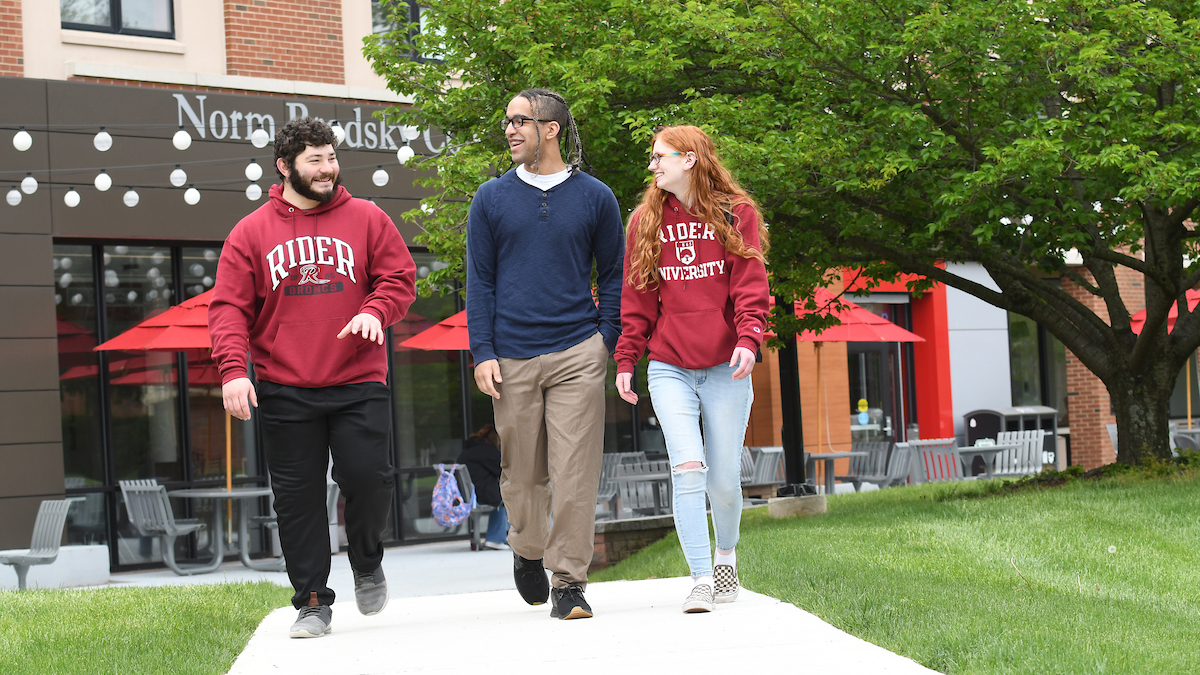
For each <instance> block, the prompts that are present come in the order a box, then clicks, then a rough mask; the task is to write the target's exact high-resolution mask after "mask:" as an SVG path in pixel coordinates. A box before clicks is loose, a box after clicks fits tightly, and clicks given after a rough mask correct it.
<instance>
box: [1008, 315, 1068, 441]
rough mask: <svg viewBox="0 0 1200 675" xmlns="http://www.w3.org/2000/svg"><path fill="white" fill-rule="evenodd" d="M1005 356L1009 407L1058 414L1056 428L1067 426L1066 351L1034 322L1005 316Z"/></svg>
mask: <svg viewBox="0 0 1200 675" xmlns="http://www.w3.org/2000/svg"><path fill="white" fill-rule="evenodd" d="M1008 354H1009V367H1010V370H1011V377H1012V404H1013V405H1015V406H1023V405H1045V406H1049V407H1051V408H1054V409H1056V410H1058V426H1060V427H1064V426H1067V425H1068V424H1069V423H1070V421H1069V420H1068V419H1067V350H1066V348H1065V347H1064V346H1063V344H1062V343H1061V342H1059V341H1058V338H1056V337H1054V336H1053V335H1051V334H1050V333H1049V332H1048V331H1047V330H1046V329H1045V328H1043V327H1042V326H1040V325H1039V324H1038V323H1037V322H1036V321H1034V320H1033V319H1030V318H1028V317H1025V316H1021V315H1020V314H1014V313H1012V312H1009V314H1008Z"/></svg>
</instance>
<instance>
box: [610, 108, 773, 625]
mask: <svg viewBox="0 0 1200 675" xmlns="http://www.w3.org/2000/svg"><path fill="white" fill-rule="evenodd" d="M652 152H653V154H651V155H650V165H649V167H648V168H649V169H650V170H651V171H653V172H654V178H653V180H652V181H651V183H650V185H649V186H648V187H647V188H646V192H645V194H644V195H643V197H642V203H641V205H640V206H638V208H637V209H636V210H635V211H634V212H633V215H632V216H630V218H629V227H628V232H627V238H626V239H627V241H626V253H625V275H624V289H623V291H622V294H621V326H622V333H621V339H620V340H619V341H618V342H617V350H616V360H617V390H618V392H619V393H620V394H621V397H622V398H624V399H625V400H626V401H628V402H630V403H634V404H636V403H637V400H638V397H637V394H636V393H634V392H633V391H632V389H631V387H630V382H631V380H632V378H633V369H634V365H635V364H636V363H637V362H638V360H639V359H641V357H642V353H643V352H644V351H645V350H646V349H647V347H649V350H650V365H649V367H648V368H647V370H646V374H647V383H648V387H649V390H650V398H651V400H652V401H653V403H654V414H655V416H656V417H657V418H658V420H659V425H660V426H661V427H662V430H663V435H664V436H665V437H666V443H667V454H668V455H669V456H670V459H671V467H672V474H673V478H674V484H675V492H674V506H675V529H676V531H677V532H678V533H679V542H680V544H681V545H682V547H683V554H684V557H685V558H686V559H687V563H688V567H689V568H690V569H691V574H692V581H693V588H692V592H691V594H690V595H689V596H688V597H687V600H686V601H684V604H683V611H684V612H708V611H712V609H713V605H714V602H732V601H734V600H736V599H737V595H738V588H739V585H738V576H737V555H736V553H735V547H736V546H737V542H738V532H739V527H740V524H741V517H742V491H741V482H740V469H741V453H742V443H743V441H744V440H745V435H746V422H747V420H748V419H749V416H750V404H751V403H752V402H753V400H754V390H753V387H752V386H751V383H750V371H751V370H752V369H753V368H754V360H755V351H756V350H757V349H758V347H759V346H760V345H761V344H762V337H763V331H765V330H766V327H767V324H766V320H767V312H768V301H767V298H768V293H769V291H768V289H767V271H766V265H765V262H766V261H765V258H764V254H765V253H766V248H767V231H766V228H765V227H764V226H763V225H762V219H761V218H760V217H759V213H758V208H757V207H756V206H755V204H754V200H753V199H751V198H750V196H749V195H747V194H746V192H745V191H744V190H742V188H741V187H739V186H738V184H737V181H735V180H734V179H733V177H732V176H731V175H730V174H729V171H727V170H726V169H725V167H723V166H721V163H720V161H719V160H718V159H717V154H716V149H715V148H714V147H713V143H712V140H711V139H710V138H709V137H708V135H707V134H705V133H704V132H703V131H702V130H700V129H699V128H697V127H693V126H678V127H668V128H665V129H663V130H661V131H659V132H658V134H657V135H655V137H654V146H653V150H652ZM702 427H703V433H702ZM706 494H707V496H708V500H709V502H711V504H712V516H713V517H712V519H713V528H714V529H715V530H716V539H717V542H716V543H717V549H716V556H715V558H714V557H713V556H712V555H711V554H710V552H709V539H708V517H707V513H706V509H705V495H706Z"/></svg>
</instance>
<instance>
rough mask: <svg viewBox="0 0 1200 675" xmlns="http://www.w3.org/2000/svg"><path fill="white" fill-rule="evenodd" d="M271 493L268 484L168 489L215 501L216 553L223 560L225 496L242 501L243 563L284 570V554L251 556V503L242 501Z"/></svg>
mask: <svg viewBox="0 0 1200 675" xmlns="http://www.w3.org/2000/svg"><path fill="white" fill-rule="evenodd" d="M270 494H271V488H269V487H235V488H233V489H232V490H226V489H225V488H187V489H183V490H170V491H168V492H167V496H169V497H178V498H180V499H212V500H215V501H216V509H215V511H214V513H215V515H216V521H217V522H216V525H215V526H214V527H213V535H212V538H213V553H214V555H215V558H216V559H217V560H224V556H225V534H224V523H225V500H226V499H232V500H235V501H237V502H239V507H240V508H238V548H239V549H240V551H239V552H240V554H241V559H242V564H243V565H245V566H246V567H249V568H250V569H253V570H261V571H264V572H282V571H284V569H286V567H285V563H284V560H283V556H279V557H278V558H271V559H269V560H263V561H256V560H251V559H250V544H249V538H250V536H249V532H250V527H249V520H250V514H249V511H250V509H249V504H246V503H244V502H243V500H246V499H258V498H260V497H267V496H270Z"/></svg>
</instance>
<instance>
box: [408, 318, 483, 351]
mask: <svg viewBox="0 0 1200 675" xmlns="http://www.w3.org/2000/svg"><path fill="white" fill-rule="evenodd" d="M400 346H401V347H409V348H411V349H425V350H447V351H456V350H457V351H465V350H469V349H470V348H471V341H470V337H469V334H468V333H467V310H465V309H464V310H463V311H461V312H459V313H457V314H455V315H453V316H449V317H447V318H445V319H442V320H441V321H439V322H437V323H436V324H434V325H433V326H431V327H430V328H427V329H425V330H423V331H421V332H420V333H417V334H416V335H414V336H412V337H410V338H408V339H407V340H405V341H404V342H401V343H400Z"/></svg>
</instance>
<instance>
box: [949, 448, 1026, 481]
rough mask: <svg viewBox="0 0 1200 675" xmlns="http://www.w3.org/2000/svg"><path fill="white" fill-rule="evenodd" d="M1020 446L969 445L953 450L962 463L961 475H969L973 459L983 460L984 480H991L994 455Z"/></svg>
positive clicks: (994, 460) (994, 461)
mask: <svg viewBox="0 0 1200 675" xmlns="http://www.w3.org/2000/svg"><path fill="white" fill-rule="evenodd" d="M1019 447H1021V446H1019V445H1016V444H1008V443H998V444H996V445H971V446H967V447H965V448H955V451H956V452H957V453H958V458H959V459H960V460H961V461H962V463H963V475H967V474H968V473H970V469H971V461H972V460H973V459H974V458H975V457H982V458H983V468H984V471H985V472H986V474H985V476H984V477H985V478H992V465H993V464H995V463H996V455H998V454H1000V452H1001V451H1003V450H1015V449H1017V448H1019Z"/></svg>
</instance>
